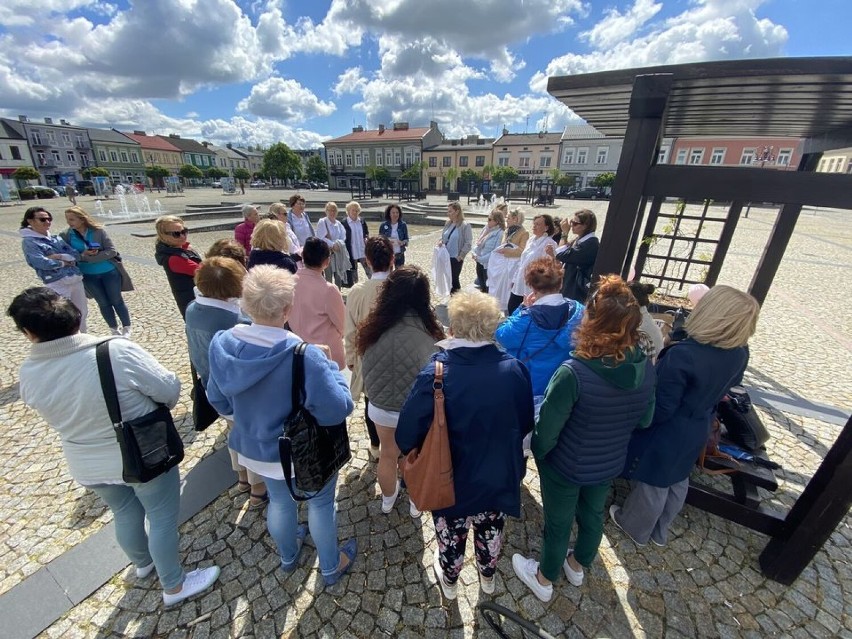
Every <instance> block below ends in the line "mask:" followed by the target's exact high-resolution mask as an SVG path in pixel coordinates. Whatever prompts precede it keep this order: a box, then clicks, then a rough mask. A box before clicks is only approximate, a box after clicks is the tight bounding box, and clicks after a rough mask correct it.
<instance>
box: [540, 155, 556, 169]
mask: <svg viewBox="0 0 852 639" xmlns="http://www.w3.org/2000/svg"><path fill="white" fill-rule="evenodd" d="M551 162H553V157H552V156H550V155H542V156H541V157H540V158H539V159H538V165H539V166H540V167H541V168H543V169H547V168H550V164H551Z"/></svg>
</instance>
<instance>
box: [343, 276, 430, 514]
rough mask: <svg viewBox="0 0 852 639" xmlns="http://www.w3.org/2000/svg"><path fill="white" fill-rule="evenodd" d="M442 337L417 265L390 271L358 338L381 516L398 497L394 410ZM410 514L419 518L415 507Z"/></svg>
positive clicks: (396, 414) (396, 415) (425, 279)
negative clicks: (375, 437)
mask: <svg viewBox="0 0 852 639" xmlns="http://www.w3.org/2000/svg"><path fill="white" fill-rule="evenodd" d="M443 338H444V329H443V327H442V326H441V323H440V322H439V321H438V318H437V317H436V316H435V311H434V310H433V309H432V305H431V300H430V292H429V278H428V277H426V274H425V273H424V272H423V271H422V270H420V268H418V267H417V266H405V267H402V268H399V269H396V270H395V271H393V272H392V273H391V274H390V275H389V276H388V278H387V280H385V284H384V286H382V288H381V291H380V292H379V296H378V298H377V299H376V303H375V304H374V305H373V308H372V310H371V311H370V314H369V315H368V316H367V319H365V320H364V322H363V323H362V324H361V327H360V329H359V331H358V338H357V341H358V355H360V356H361V358H362V361H361V371H362V373H363V376H364V391H365V394H366V395H367V397H369V398H370V407H369V409H368V411H369V415H370V419H372V420H373V421H374V422H375V423H376V430H377V431H378V433H379V440H380V441H381V451H380V453H379V467H378V471H377V474H378V480H379V488H380V489H381V492H382V512H383V513H389V512H390V511H391V510H393V506H394V504H395V503H396V498H397V497H398V496H399V486H400V484H399V480H398V478H397V460H398V459H399V448H397V445H396V442H395V441H394V432H395V431H396V425H397V422H398V421H399V411H400V410H402V405H403V404H404V403H405V399H406V397H408V392H409V391H410V390H411V385H412V384H413V383H414V379H415V378H416V377H417V373H419V372H420V369H421V368H423V366H424V365H425V364H426V363H427V362H428V361H429V358H430V357H431V356H432V354H433V353H434V352H435V351H437V350H438V349H437V347H436V346H435V342H436V341H438V340H439V339H443ZM409 513H410V514H411V516H412V517H418V516H420V511H419V510H417V508H415V506H414V504H410V507H409Z"/></svg>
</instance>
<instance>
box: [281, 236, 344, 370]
mask: <svg viewBox="0 0 852 639" xmlns="http://www.w3.org/2000/svg"><path fill="white" fill-rule="evenodd" d="M329 255H330V251H329V250H328V245H327V244H326V243H325V242H323V241H322V240H321V239H319V238H318V237H309V238H308V240H307V242H305V246H304V247H302V261H303V263H304V265H305V268H303V269H302V270H301V271H299V275H298V277H297V278H296V299H298V300H299V303H298V304H295V305H294V306H293V308H292V309H290V330H292V331H293V332H294V333H296V335H298V336H299V337H301V338H302V339H303V340H305V341H306V342H308V343H309V344H324V345H326V346H328V348H329V350H330V352H331V359H332V360H333V361H334V362H335V363H336V364H337V366H338V368H339V369H341V370H342V369H343V367H344V366H346V356H345V355H344V352H343V329H344V325H345V315H346V308H345V307H344V305H343V297H341V295H340V291H339V290H338V289H337V287H336V286H335V285H334V284H332V283H330V282H326V281H325V278H324V277H323V271H325V269H326V268H328V261H329Z"/></svg>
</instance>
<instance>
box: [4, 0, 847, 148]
mask: <svg viewBox="0 0 852 639" xmlns="http://www.w3.org/2000/svg"><path fill="white" fill-rule="evenodd" d="M850 23H852V2H850V1H849V0H658V1H654V0H632V1H619V0H615V1H612V2H598V1H595V2H583V1H582V0H331V1H329V0H300V1H286V0H266V1H261V0H135V1H133V0H0V115H3V116H7V117H12V118H16V117H17V116H18V115H19V114H25V115H27V116H29V118H30V119H31V120H34V119H41V118H43V117H45V116H49V117H54V118H65V119H66V120H68V121H70V122H71V123H72V124H75V125H80V126H90V127H100V128H116V129H118V130H122V131H128V130H130V131H132V130H145V131H146V132H148V133H149V134H152V133H155V134H160V135H168V134H170V133H177V134H179V135H182V136H184V137H192V138H195V139H198V140H208V141H210V142H213V143H214V144H222V145H223V144H225V143H228V142H231V143H233V144H235V145H253V146H261V147H268V146H269V145H271V144H273V143H275V142H285V143H286V144H288V145H289V146H291V147H292V148H298V149H308V148H316V147H318V146H320V144H321V143H322V142H323V141H324V140H327V139H329V138H333V137H338V136H341V135H345V134H347V133H349V132H351V130H352V127H353V126H357V125H362V126H365V127H366V128H370V129H375V128H377V127H378V125H379V124H384V125H386V126H390V125H391V124H392V123H393V122H408V123H409V124H410V126H412V127H414V126H428V125H429V122H430V121H431V120H434V121H436V122H437V123H438V126H439V128H440V129H441V132H442V133H443V134H444V135H445V136H446V137H448V138H450V137H461V136H464V135H469V134H479V135H482V136H486V137H497V136H499V135H500V133H501V132H502V130H503V128H504V127H505V128H506V129H508V130H509V131H510V132H513V133H523V132H526V131H528V132H534V131H541V130H547V131H561V130H562V129H563V128H564V127H565V125H566V124H570V123H579V120H577V119H576V116H575V115H574V114H573V113H572V112H571V111H570V110H569V109H568V108H567V107H565V106H564V105H563V104H561V103H560V102H558V101H557V100H556V99H554V98H553V97H552V96H550V95H549V94H548V93H547V78H548V77H549V76H554V75H569V74H576V73H586V72H594V71H605V70H611V69H619V68H632V67H642V66H651V65H658V64H678V63H686V62H700V61H708V60H723V59H743V58H769V57H788V56H796V57H800V56H837V55H847V56H848V55H850V54H852V52H850V49H852V46H850V44H849V43H850V41H852V39H850V38H849V36H848V25H849V24H850Z"/></svg>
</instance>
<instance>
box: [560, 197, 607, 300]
mask: <svg viewBox="0 0 852 639" xmlns="http://www.w3.org/2000/svg"><path fill="white" fill-rule="evenodd" d="M560 226H561V228H562V239H561V240H560V241H559V247H557V248H556V249H549V250H548V251H547V254H548V255H551V256H555V257H556V259H557V260H559V261H560V262H562V264H563V265H564V266H565V276H564V277H563V279H562V295H564V296H565V297H567V298H568V299H572V300H577V301H578V302H582V303H585V301H586V298H587V297H588V295H589V285H590V283H591V281H592V269H593V268H594V266H595V260H596V259H597V257H598V247H599V246H600V241H599V240H598V238H597V236H596V235H595V229H597V228H598V221H597V218H596V217H595V214H594V213H592V212H591V211H589V210H588V209H581V210H579V211H577V212H576V213H574V215H572V216H571V217H570V218H566V219H564V220H562V222H561V224H560ZM569 232H573V233H574V235H576V237H575V238H574V239H573V240H568V239H567V238H568V233H569Z"/></svg>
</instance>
